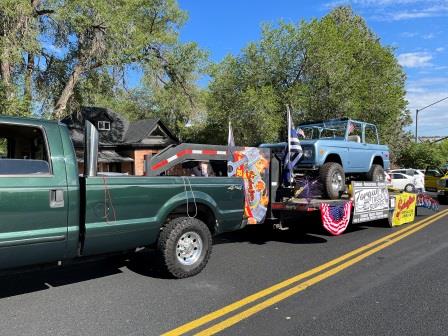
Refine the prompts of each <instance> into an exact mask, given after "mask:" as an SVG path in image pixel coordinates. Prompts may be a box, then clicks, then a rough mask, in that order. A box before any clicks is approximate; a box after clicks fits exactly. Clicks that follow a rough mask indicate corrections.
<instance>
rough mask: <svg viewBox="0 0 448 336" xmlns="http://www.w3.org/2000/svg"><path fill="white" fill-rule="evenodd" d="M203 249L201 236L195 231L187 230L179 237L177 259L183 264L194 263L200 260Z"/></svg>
mask: <svg viewBox="0 0 448 336" xmlns="http://www.w3.org/2000/svg"><path fill="white" fill-rule="evenodd" d="M202 249H203V243H202V239H201V236H199V234H197V233H196V232H193V231H189V232H186V233H184V234H183V235H182V236H181V237H180V238H179V240H178V241H177V244H176V256H177V260H179V262H180V263H181V264H182V265H187V266H188V265H193V264H194V263H195V262H197V261H198V260H199V258H200V256H201V254H202Z"/></svg>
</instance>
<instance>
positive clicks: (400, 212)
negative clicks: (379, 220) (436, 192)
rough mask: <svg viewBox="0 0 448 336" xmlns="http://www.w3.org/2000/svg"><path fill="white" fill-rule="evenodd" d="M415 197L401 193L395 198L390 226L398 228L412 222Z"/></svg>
mask: <svg viewBox="0 0 448 336" xmlns="http://www.w3.org/2000/svg"><path fill="white" fill-rule="evenodd" d="M416 203H417V195H416V194H409V193H402V194H400V195H397V196H395V210H394V214H393V216H392V226H398V225H402V224H406V223H410V222H412V221H414V218H415V206H416Z"/></svg>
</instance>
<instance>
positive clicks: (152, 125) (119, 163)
mask: <svg viewBox="0 0 448 336" xmlns="http://www.w3.org/2000/svg"><path fill="white" fill-rule="evenodd" d="M85 120H88V121H90V122H91V123H92V124H93V125H95V127H96V128H97V129H98V131H99V149H98V171H100V172H119V173H128V174H131V175H138V176H139V175H140V176H141V175H144V174H145V172H144V157H145V155H152V154H155V153H158V152H160V151H161V150H162V149H163V148H165V147H167V146H169V145H174V144H178V143H179V140H178V139H177V138H176V137H175V136H174V135H173V134H172V133H171V132H170V130H169V129H168V128H167V127H166V126H165V125H164V124H163V123H162V122H161V121H160V119H143V120H138V121H129V120H127V119H126V118H125V117H124V116H122V115H120V114H118V113H116V112H114V111H112V110H110V109H107V108H102V107H83V108H81V111H80V112H77V113H73V114H72V115H70V116H68V117H66V118H64V119H63V120H62V122H63V123H64V124H66V125H67V127H68V129H69V131H70V136H71V138H72V141H73V145H74V147H75V151H76V156H77V160H78V168H79V171H80V172H82V171H83V169H84V162H83V161H84V156H83V153H84V122H85Z"/></svg>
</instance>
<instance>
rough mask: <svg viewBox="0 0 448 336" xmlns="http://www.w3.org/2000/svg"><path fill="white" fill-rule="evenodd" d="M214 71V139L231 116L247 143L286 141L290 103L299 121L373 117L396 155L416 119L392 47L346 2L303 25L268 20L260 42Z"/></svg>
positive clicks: (240, 139) (221, 136)
mask: <svg viewBox="0 0 448 336" xmlns="http://www.w3.org/2000/svg"><path fill="white" fill-rule="evenodd" d="M211 76H212V80H211V83H210V85H209V95H208V100H207V107H208V109H209V114H208V119H207V123H208V125H209V127H208V128H207V129H206V130H205V131H204V134H205V136H204V137H207V134H214V137H213V141H216V140H217V139H219V141H220V142H225V138H226V127H223V126H222V125H226V124H227V120H228V119H231V120H232V122H233V123H234V132H235V137H236V140H237V142H239V143H241V144H244V145H254V144H257V143H259V142H264V141H279V140H284V139H285V133H286V125H285V123H286V109H285V104H289V105H291V106H292V107H293V111H294V115H293V119H294V120H295V122H296V123H299V122H302V121H308V120H316V119H317V120H321V119H328V118H337V117H342V116H348V117H352V118H356V119H361V120H365V121H368V122H373V123H375V124H377V125H378V127H379V130H380V134H381V137H382V140H383V142H384V141H385V142H386V143H389V144H390V145H391V147H392V148H393V151H394V152H396V153H398V152H399V148H398V147H399V144H400V143H401V141H400V140H402V138H403V137H405V134H404V133H403V130H402V129H403V126H404V125H407V124H408V123H409V121H410V118H409V114H408V112H407V111H406V110H405V106H406V100H405V89H404V82H405V75H404V73H403V70H402V68H401V67H400V65H399V64H398V62H397V60H396V59H395V57H394V54H393V50H392V49H391V48H390V47H387V46H383V45H381V43H380V40H379V38H378V37H377V36H376V35H375V34H374V33H373V32H372V31H371V30H370V29H369V28H368V27H367V25H366V23H365V21H364V20H363V19H362V18H361V17H360V16H358V15H356V14H354V13H353V12H352V10H351V9H350V8H348V7H339V8H336V9H335V10H333V11H332V12H330V13H329V14H328V15H326V16H325V17H323V18H322V19H320V20H317V19H314V20H311V21H310V22H301V23H300V24H297V25H295V24H287V23H284V22H280V23H279V25H278V26H277V27H273V26H270V25H265V26H264V27H263V30H262V37H261V40H260V41H258V42H255V43H250V44H249V45H248V46H247V47H246V48H245V49H243V51H242V53H241V55H239V56H236V57H235V56H228V57H226V58H225V59H224V60H223V61H222V62H221V63H220V64H218V65H216V66H214V67H213V69H212V71H211ZM248 130H250V132H248Z"/></svg>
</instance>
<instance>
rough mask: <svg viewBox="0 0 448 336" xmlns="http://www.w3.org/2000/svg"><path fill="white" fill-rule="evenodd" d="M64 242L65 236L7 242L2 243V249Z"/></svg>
mask: <svg viewBox="0 0 448 336" xmlns="http://www.w3.org/2000/svg"><path fill="white" fill-rule="evenodd" d="M63 240H65V236H51V237H40V238H27V239H16V240H7V241H2V242H0V248H1V247H10V246H20V245H30V244H39V243H51V242H56V241H63Z"/></svg>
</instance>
